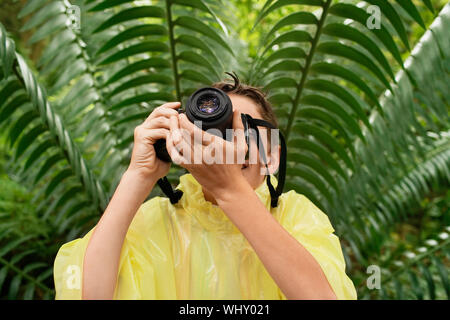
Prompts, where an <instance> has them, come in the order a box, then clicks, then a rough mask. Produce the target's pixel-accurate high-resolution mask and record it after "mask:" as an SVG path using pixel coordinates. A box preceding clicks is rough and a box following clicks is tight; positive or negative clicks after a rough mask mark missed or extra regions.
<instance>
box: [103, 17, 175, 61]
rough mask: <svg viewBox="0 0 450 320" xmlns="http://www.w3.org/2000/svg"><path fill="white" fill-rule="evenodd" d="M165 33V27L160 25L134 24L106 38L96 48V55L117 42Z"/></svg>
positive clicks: (116, 44)
mask: <svg viewBox="0 0 450 320" xmlns="http://www.w3.org/2000/svg"><path fill="white" fill-rule="evenodd" d="M166 34H167V29H166V28H165V27H164V26H162V25H158V24H146V25H139V26H134V27H131V28H129V29H127V30H125V31H123V32H120V33H119V34H118V35H116V36H114V37H113V38H111V39H110V40H108V41H107V42H106V43H105V44H104V45H103V46H101V47H100V49H98V51H97V53H96V55H99V54H100V53H103V52H106V51H108V50H110V49H112V48H115V47H116V46H118V45H119V44H121V43H124V42H125V41H128V40H131V39H134V38H138V37H141V36H163V35H166Z"/></svg>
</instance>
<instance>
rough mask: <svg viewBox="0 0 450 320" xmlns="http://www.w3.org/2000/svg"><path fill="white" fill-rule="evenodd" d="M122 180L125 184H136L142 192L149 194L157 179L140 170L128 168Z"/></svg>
mask: <svg viewBox="0 0 450 320" xmlns="http://www.w3.org/2000/svg"><path fill="white" fill-rule="evenodd" d="M122 180H125V181H126V182H127V183H132V184H137V185H139V186H140V188H142V190H144V191H148V192H150V191H151V190H152V189H153V187H154V185H155V184H156V181H157V180H158V179H156V178H155V177H154V176H152V175H148V174H146V173H144V172H142V171H140V170H135V169H130V168H128V169H127V170H126V171H125V172H124V174H123V175H122ZM122 180H121V181H122Z"/></svg>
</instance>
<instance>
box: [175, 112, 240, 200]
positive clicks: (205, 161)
mask: <svg viewBox="0 0 450 320" xmlns="http://www.w3.org/2000/svg"><path fill="white" fill-rule="evenodd" d="M233 129H234V130H235V131H234V135H233V141H227V140H224V139H223V138H222V137H219V136H216V135H213V134H210V133H208V132H205V131H203V130H201V129H200V128H199V127H197V126H196V125H195V124H193V123H192V122H190V121H189V119H188V118H187V117H186V115H185V114H180V115H177V116H173V117H170V134H169V135H168V137H167V150H168V152H169V154H170V156H171V158H172V161H173V162H174V163H176V164H178V165H180V166H182V167H184V168H186V169H187V170H188V171H189V172H190V173H191V174H192V175H193V176H194V178H195V179H196V180H197V181H198V182H199V183H200V184H201V185H202V186H203V187H204V188H205V189H206V190H208V191H209V192H210V193H211V194H212V196H213V197H214V198H215V199H216V201H218V200H219V199H222V198H227V197H230V196H231V193H233V192H234V191H235V190H237V187H238V186H246V185H248V182H247V180H246V179H245V178H244V176H243V174H242V167H243V165H244V164H245V154H246V152H247V145H246V143H245V137H244V132H243V125H242V121H241V114H240V112H239V111H237V110H235V111H234V112H233ZM236 129H242V130H236Z"/></svg>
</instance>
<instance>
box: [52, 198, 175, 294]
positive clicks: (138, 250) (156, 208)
mask: <svg viewBox="0 0 450 320" xmlns="http://www.w3.org/2000/svg"><path fill="white" fill-rule="evenodd" d="M160 199H161V198H160V197H155V198H153V199H151V200H149V201H147V202H145V203H144V204H142V205H141V206H140V208H139V209H138V211H137V212H136V215H135V217H134V219H133V221H132V223H131V225H130V227H129V228H128V232H127V234H126V237H125V239H124V242H123V245H122V250H121V254H120V261H119V269H118V276H117V283H116V290H115V293H114V299H131V300H134V299H176V290H175V283H174V276H173V260H172V257H171V256H170V255H168V254H167V253H169V252H171V250H170V243H169V240H168V237H167V230H166V226H165V223H164V215H163V214H162V210H161V208H160V202H159V200H160ZM94 231H95V227H94V228H93V229H91V230H90V231H89V232H88V233H87V234H86V235H85V236H84V237H82V238H79V239H75V240H73V241H71V242H68V243H66V244H64V245H63V246H62V247H61V248H60V249H59V251H58V253H57V256H56V258H55V262H54V269H53V275H54V282H55V291H56V297H55V298H56V299H81V293H82V284H83V281H82V275H83V261H84V254H85V251H86V248H87V245H88V243H89V240H90V238H91V236H92V234H93V232H94Z"/></svg>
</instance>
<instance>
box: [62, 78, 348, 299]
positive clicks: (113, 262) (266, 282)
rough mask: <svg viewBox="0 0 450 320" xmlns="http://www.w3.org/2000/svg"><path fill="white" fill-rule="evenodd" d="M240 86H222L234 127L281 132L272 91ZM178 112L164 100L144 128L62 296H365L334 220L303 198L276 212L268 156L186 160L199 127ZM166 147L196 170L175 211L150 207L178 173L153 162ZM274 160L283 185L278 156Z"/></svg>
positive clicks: (76, 243)
mask: <svg viewBox="0 0 450 320" xmlns="http://www.w3.org/2000/svg"><path fill="white" fill-rule="evenodd" d="M233 80H234V83H231V82H229V81H221V82H218V83H215V84H213V87H214V88H219V89H221V90H223V91H224V92H226V93H227V94H228V96H229V97H230V99H231V101H232V105H233V129H237V128H242V121H240V115H241V114H242V113H245V114H249V115H250V116H251V117H253V118H255V119H264V120H266V121H268V122H270V123H271V124H273V125H274V126H277V119H276V117H275V114H274V111H273V109H272V107H271V105H270V103H269V102H268V100H267V98H266V95H265V93H264V92H263V91H261V90H260V89H259V88H257V87H252V86H249V85H245V84H242V83H241V82H240V81H239V79H238V78H237V77H236V76H233ZM179 107H180V103H179V102H171V103H165V104H163V105H162V106H160V107H158V108H155V109H154V110H153V112H151V114H150V115H149V116H148V118H147V119H146V120H145V121H144V122H143V123H142V124H140V125H139V126H137V127H136V129H135V131H134V146H133V150H132V155H131V161H130V164H129V166H128V168H127V170H126V171H125V172H124V173H123V175H122V177H121V180H120V182H119V184H118V186H117V189H116V190H115V192H114V195H113V197H112V198H111V201H110V202H109V204H108V206H107V208H106V210H105V212H104V214H103V215H102V217H101V219H100V221H99V222H98V223H97V225H96V226H95V227H94V228H92V229H91V230H90V231H89V232H88V233H87V234H86V235H85V236H84V237H82V238H79V239H75V240H73V241H71V242H69V243H66V244H64V245H63V246H62V247H61V248H60V249H59V251H58V253H57V256H56V258H55V262H54V282H55V291H56V299H245V300H249V299H250V300H254V299H271V300H285V299H356V290H355V287H354V285H353V282H352V281H351V279H350V278H349V277H348V276H347V275H346V273H345V261H344V257H343V253H342V248H341V245H340V242H339V238H338V237H337V236H336V235H335V234H334V229H333V227H332V225H331V223H330V221H329V219H328V217H327V216H326V214H325V213H323V212H322V211H321V210H320V209H319V208H318V207H316V206H315V205H314V204H313V203H312V202H311V201H310V200H309V199H308V198H307V197H305V196H304V195H302V194H298V193H296V192H295V191H294V190H291V191H289V192H285V193H283V194H282V195H281V196H280V198H279V202H278V205H277V206H276V207H275V208H271V205H270V193H269V190H268V187H267V185H266V183H264V182H265V181H266V179H267V176H266V174H265V173H264V170H261V166H262V165H263V164H262V161H261V159H260V158H259V156H257V159H258V160H257V161H256V162H255V163H250V162H249V161H247V162H246V163H244V164H239V163H225V164H217V163H212V164H211V163H209V164H207V163H205V162H204V161H203V162H201V163H196V164H192V162H189V161H183V160H187V159H185V158H183V157H184V154H183V152H182V151H180V150H181V149H180V148H178V147H177V146H176V145H177V143H181V142H183V141H184V142H187V141H188V140H189V139H191V138H192V137H193V135H194V133H195V130H199V129H197V127H196V126H195V125H194V124H193V123H191V122H190V121H189V120H188V119H187V117H186V116H185V115H184V114H179V113H178V112H177V111H176V110H177V109H178V108H179ZM180 129H184V130H185V131H186V132H188V135H181V134H180ZM189 134H191V136H189ZM186 136H187V140H186ZM204 137H208V139H205V141H206V140H208V142H207V143H206V144H208V143H216V142H218V141H220V140H218V139H222V138H219V137H217V136H214V135H208V134H207V133H203V136H202V141H201V143H205V141H203V139H204ZM159 139H166V146H167V150H168V152H169V154H170V155H171V157H172V160H173V161H174V162H175V163H177V164H180V165H181V166H182V167H184V168H186V169H187V170H188V171H189V173H187V174H184V175H183V176H181V178H180V183H179V185H178V189H179V190H181V191H183V195H182V197H181V199H180V200H179V202H178V203H176V204H172V203H171V202H170V201H169V199H168V198H166V197H159V196H158V197H154V198H152V199H150V200H148V201H145V199H146V198H147V197H148V195H149V194H150V192H151V190H152V189H153V187H154V186H155V183H156V182H157V180H158V179H159V178H161V177H164V176H165V175H166V174H167V173H168V172H169V168H170V164H169V163H167V162H163V161H161V160H159V159H158V158H157V157H156V155H155V149H154V148H153V144H154V143H155V142H156V141H157V140H159ZM236 139H238V138H237V137H236ZM191 141H192V140H191ZM229 143H231V142H229ZM266 147H267V149H269V146H266ZM252 150H255V148H250V151H252ZM278 151H279V150H278ZM256 152H257V151H256ZM267 156H268V158H267V163H268V164H269V165H270V166H269V167H270V168H271V171H270V177H271V181H272V182H274V183H276V182H277V180H276V178H275V176H274V175H273V172H274V168H275V169H276V167H277V166H278V163H279V152H270V153H269V151H268V152H267ZM144 201H145V202H144Z"/></svg>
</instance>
